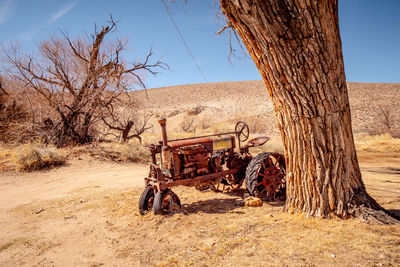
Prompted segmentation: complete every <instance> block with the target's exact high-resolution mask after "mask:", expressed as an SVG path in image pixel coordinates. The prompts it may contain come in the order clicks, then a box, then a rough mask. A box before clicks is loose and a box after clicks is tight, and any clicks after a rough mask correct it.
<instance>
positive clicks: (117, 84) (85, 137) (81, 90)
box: [4, 17, 167, 146]
mask: <svg viewBox="0 0 400 267" xmlns="http://www.w3.org/2000/svg"><path fill="white" fill-rule="evenodd" d="M115 29H116V23H115V22H114V20H113V19H112V17H111V19H110V21H109V22H108V25H107V26H102V27H100V28H98V27H96V26H95V29H94V33H93V34H92V35H91V36H87V37H85V38H83V37H81V38H77V39H71V38H70V37H69V36H68V35H67V34H66V33H62V37H52V38H51V39H49V40H47V41H43V42H41V43H40V45H39V54H38V56H32V55H27V54H21V53H20V52H19V50H18V49H16V48H15V46H11V47H10V48H8V49H4V52H5V57H6V59H7V62H8V63H9V65H10V66H11V67H12V68H11V69H10V70H11V71H10V73H9V74H11V75H13V77H14V78H16V79H18V80H20V81H21V82H23V83H24V84H25V85H26V86H29V87H30V88H33V90H35V91H36V92H37V93H39V94H40V95H41V96H42V97H43V98H44V99H46V101H47V103H48V105H49V106H50V107H51V108H52V109H53V110H54V111H55V112H56V113H57V115H58V116H57V120H56V121H54V122H53V121H52V122H51V124H53V125H55V128H56V129H57V131H56V137H57V144H58V145H59V146H65V145H68V144H84V143H87V142H90V141H92V140H93V138H94V133H95V129H93V125H94V124H95V123H96V122H98V121H99V120H100V119H101V118H100V117H99V114H100V113H101V112H100V109H101V108H104V107H107V106H109V105H110V104H112V103H114V102H115V100H116V99H118V98H119V97H121V95H123V94H125V93H128V92H129V91H130V90H131V89H133V87H134V86H136V85H140V86H142V87H144V83H143V80H142V75H143V74H144V73H150V74H156V70H159V69H164V68H167V65H166V64H164V63H163V62H161V61H156V62H154V63H150V59H151V57H152V51H150V52H149V53H148V54H147V56H146V57H145V58H144V60H143V61H137V62H134V63H128V62H126V61H125V60H124V59H123V58H122V55H123V52H124V49H125V47H126V45H127V42H122V41H120V40H114V41H113V42H106V41H105V37H106V36H107V35H108V34H109V33H110V32H112V31H114V30H115ZM48 123H50V122H49V121H48Z"/></svg>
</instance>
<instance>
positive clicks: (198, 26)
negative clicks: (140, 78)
mask: <svg viewBox="0 0 400 267" xmlns="http://www.w3.org/2000/svg"><path fill="white" fill-rule="evenodd" d="M213 2H214V0H208V1H205V0H202V1H200V0H190V1H188V4H187V5H185V4H184V3H183V1H182V0H177V1H176V3H175V4H171V5H170V9H171V12H172V14H173V17H174V19H175V20H176V22H177V24H178V26H179V27H180V29H181V32H182V34H183V36H184V37H185V40H186V42H187V43H188V45H189V47H190V48H191V50H192V53H193V55H194V57H195V58H196V59H197V62H198V64H199V65H200V67H201V69H202V71H203V73H204V75H205V77H206V79H207V81H208V82H218V81H241V80H257V79H261V76H260V75H259V73H258V71H257V69H256V67H255V65H254V63H253V62H252V60H251V58H250V57H249V56H243V55H241V54H240V53H237V56H236V57H234V58H233V59H232V62H229V60H228V55H229V41H228V40H229V39H228V35H227V34H223V35H219V36H217V35H216V34H215V32H216V31H218V30H219V29H220V28H221V27H222V26H223V20H222V19H221V18H218V17H217V16H216V14H217V11H218V5H216V4H213ZM110 13H111V14H112V15H113V17H114V18H115V19H118V20H120V21H119V23H118V32H117V33H113V35H112V36H110V38H126V39H129V45H128V50H127V53H126V57H127V59H128V60H134V59H136V58H140V57H143V56H144V55H145V54H146V53H147V51H148V50H149V49H150V48H151V47H152V48H153V51H154V53H155V59H158V58H161V59H162V61H164V62H165V63H167V64H168V65H169V66H170V70H167V71H163V72H162V73H159V74H158V75H157V76H156V77H152V76H148V77H146V80H145V83H146V86H147V87H148V88H154V87H161V86H169V85H177V84H187V83H202V82H205V81H204V79H203V77H202V76H201V74H200V73H199V71H198V70H197V68H196V66H195V65H194V63H193V61H192V59H191V57H190V55H189V54H188V52H187V51H186V49H185V46H184V45H183V43H182V41H181V40H180V39H179V37H178V34H177V33H176V30H175V28H174V26H173V24H172V22H171V20H170V18H169V17H168V14H167V13H166V10H165V8H164V6H163V4H162V2H161V0H147V1H143V0H131V1H128V0H114V1H106V0H0V33H1V34H0V43H6V42H8V41H19V42H20V43H21V45H22V46H23V47H24V48H25V49H27V50H32V49H34V47H35V46H36V45H37V44H38V43H39V42H40V41H41V40H45V39H47V38H49V37H50V36H51V35H52V34H59V32H60V30H63V31H66V32H68V34H69V35H70V36H79V35H83V34H86V33H91V32H92V30H93V25H94V23H96V24H98V25H102V24H104V23H105V21H106V20H107V19H108V15H109V14H110ZM399 14H400V1H399V0H382V1H378V0H375V1H374V0H341V1H339V17H340V28H341V34H342V44H343V53H344V61H345V69H346V77H347V80H348V81H356V82H400V15H399Z"/></svg>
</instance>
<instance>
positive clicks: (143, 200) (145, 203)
mask: <svg viewBox="0 0 400 267" xmlns="http://www.w3.org/2000/svg"><path fill="white" fill-rule="evenodd" d="M153 202H154V189H153V187H151V186H148V187H146V188H145V189H144V190H143V192H142V194H141V195H140V199H139V212H140V214H142V215H145V214H146V213H148V212H149V211H150V210H151V209H152V208H153Z"/></svg>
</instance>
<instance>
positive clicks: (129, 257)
mask: <svg viewBox="0 0 400 267" xmlns="http://www.w3.org/2000/svg"><path fill="white" fill-rule="evenodd" d="M359 160H360V165H361V168H362V172H363V177H364V181H365V183H366V186H367V188H368V191H369V192H370V194H371V195H373V196H374V197H375V198H376V199H377V200H378V202H380V203H381V204H382V205H384V206H385V207H386V208H387V209H390V210H391V211H392V212H395V213H397V214H399V215H400V154H399V153H397V154H396V153H392V154H388V153H380V154H378V153H365V152H364V153H361V154H360V155H359ZM146 174H147V166H145V165H138V164H121V163H113V162H103V161H98V160H93V159H90V158H84V159H82V160H78V159H74V160H72V161H71V162H69V164H68V166H64V167H60V168H57V169H53V170H49V171H44V172H35V173H29V174H21V173H2V174H0V214H1V215H0V216H1V217H0V219H1V221H0V229H2V230H1V232H0V266H32V265H39V266H75V265H83V266H101V265H105V266H148V265H161V266H163V265H166V266H187V265H196V266H209V265H219V266H222V265H227V264H229V265H233V266H241V265H243V264H245V265H246V264H249V263H250V262H252V263H253V264H254V266H266V265H314V264H316V265H325V264H328V265H337V264H339V265H375V264H377V265H379V264H394V265H398V264H400V228H399V227H398V226H391V227H384V226H376V225H375V226H374V225H373V226H370V225H364V224H362V223H360V222H358V221H356V220H350V221H347V222H343V221H340V220H338V221H335V220H333V221H332V220H318V219H304V218H303V217H301V218H299V217H298V216H296V215H286V214H282V203H277V204H273V205H267V204H265V205H263V207H261V208H246V207H243V206H242V205H241V196H240V195H239V196H238V195H236V196H235V195H226V194H218V193H214V192H206V193H198V192H197V191H195V190H194V189H192V188H181V187H179V188H177V189H176V192H177V193H178V195H179V196H180V197H181V200H182V202H183V203H184V206H183V211H182V212H180V213H178V214H174V215H170V216H165V217H164V216H154V215H152V214H149V215H146V216H144V217H143V216H139V215H138V209H137V201H138V198H139V195H140V193H141V189H142V187H143V177H144V176H145V175H146ZM304 221H306V222H304ZM335 229H337V230H335ZM360 229H361V230H360ZM320 238H321V241H318V242H317V244H316V242H315V240H316V239H318V240H319V239H320ZM343 238H344V239H346V240H347V238H348V239H349V240H348V241H346V240H343ZM296 240H297V241H296ZM299 240H301V242H300V241H299ZM327 240H328V241H327ZM342 242H347V243H346V244H345V245H343V244H342ZM260 248H261V249H260ZM253 264H251V265H253Z"/></svg>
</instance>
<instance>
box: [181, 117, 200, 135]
mask: <svg viewBox="0 0 400 267" xmlns="http://www.w3.org/2000/svg"><path fill="white" fill-rule="evenodd" d="M180 126H181V130H182V131H184V132H185V133H190V132H195V131H196V127H195V124H194V117H191V116H186V117H185V118H183V120H182V122H181V124H180Z"/></svg>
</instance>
